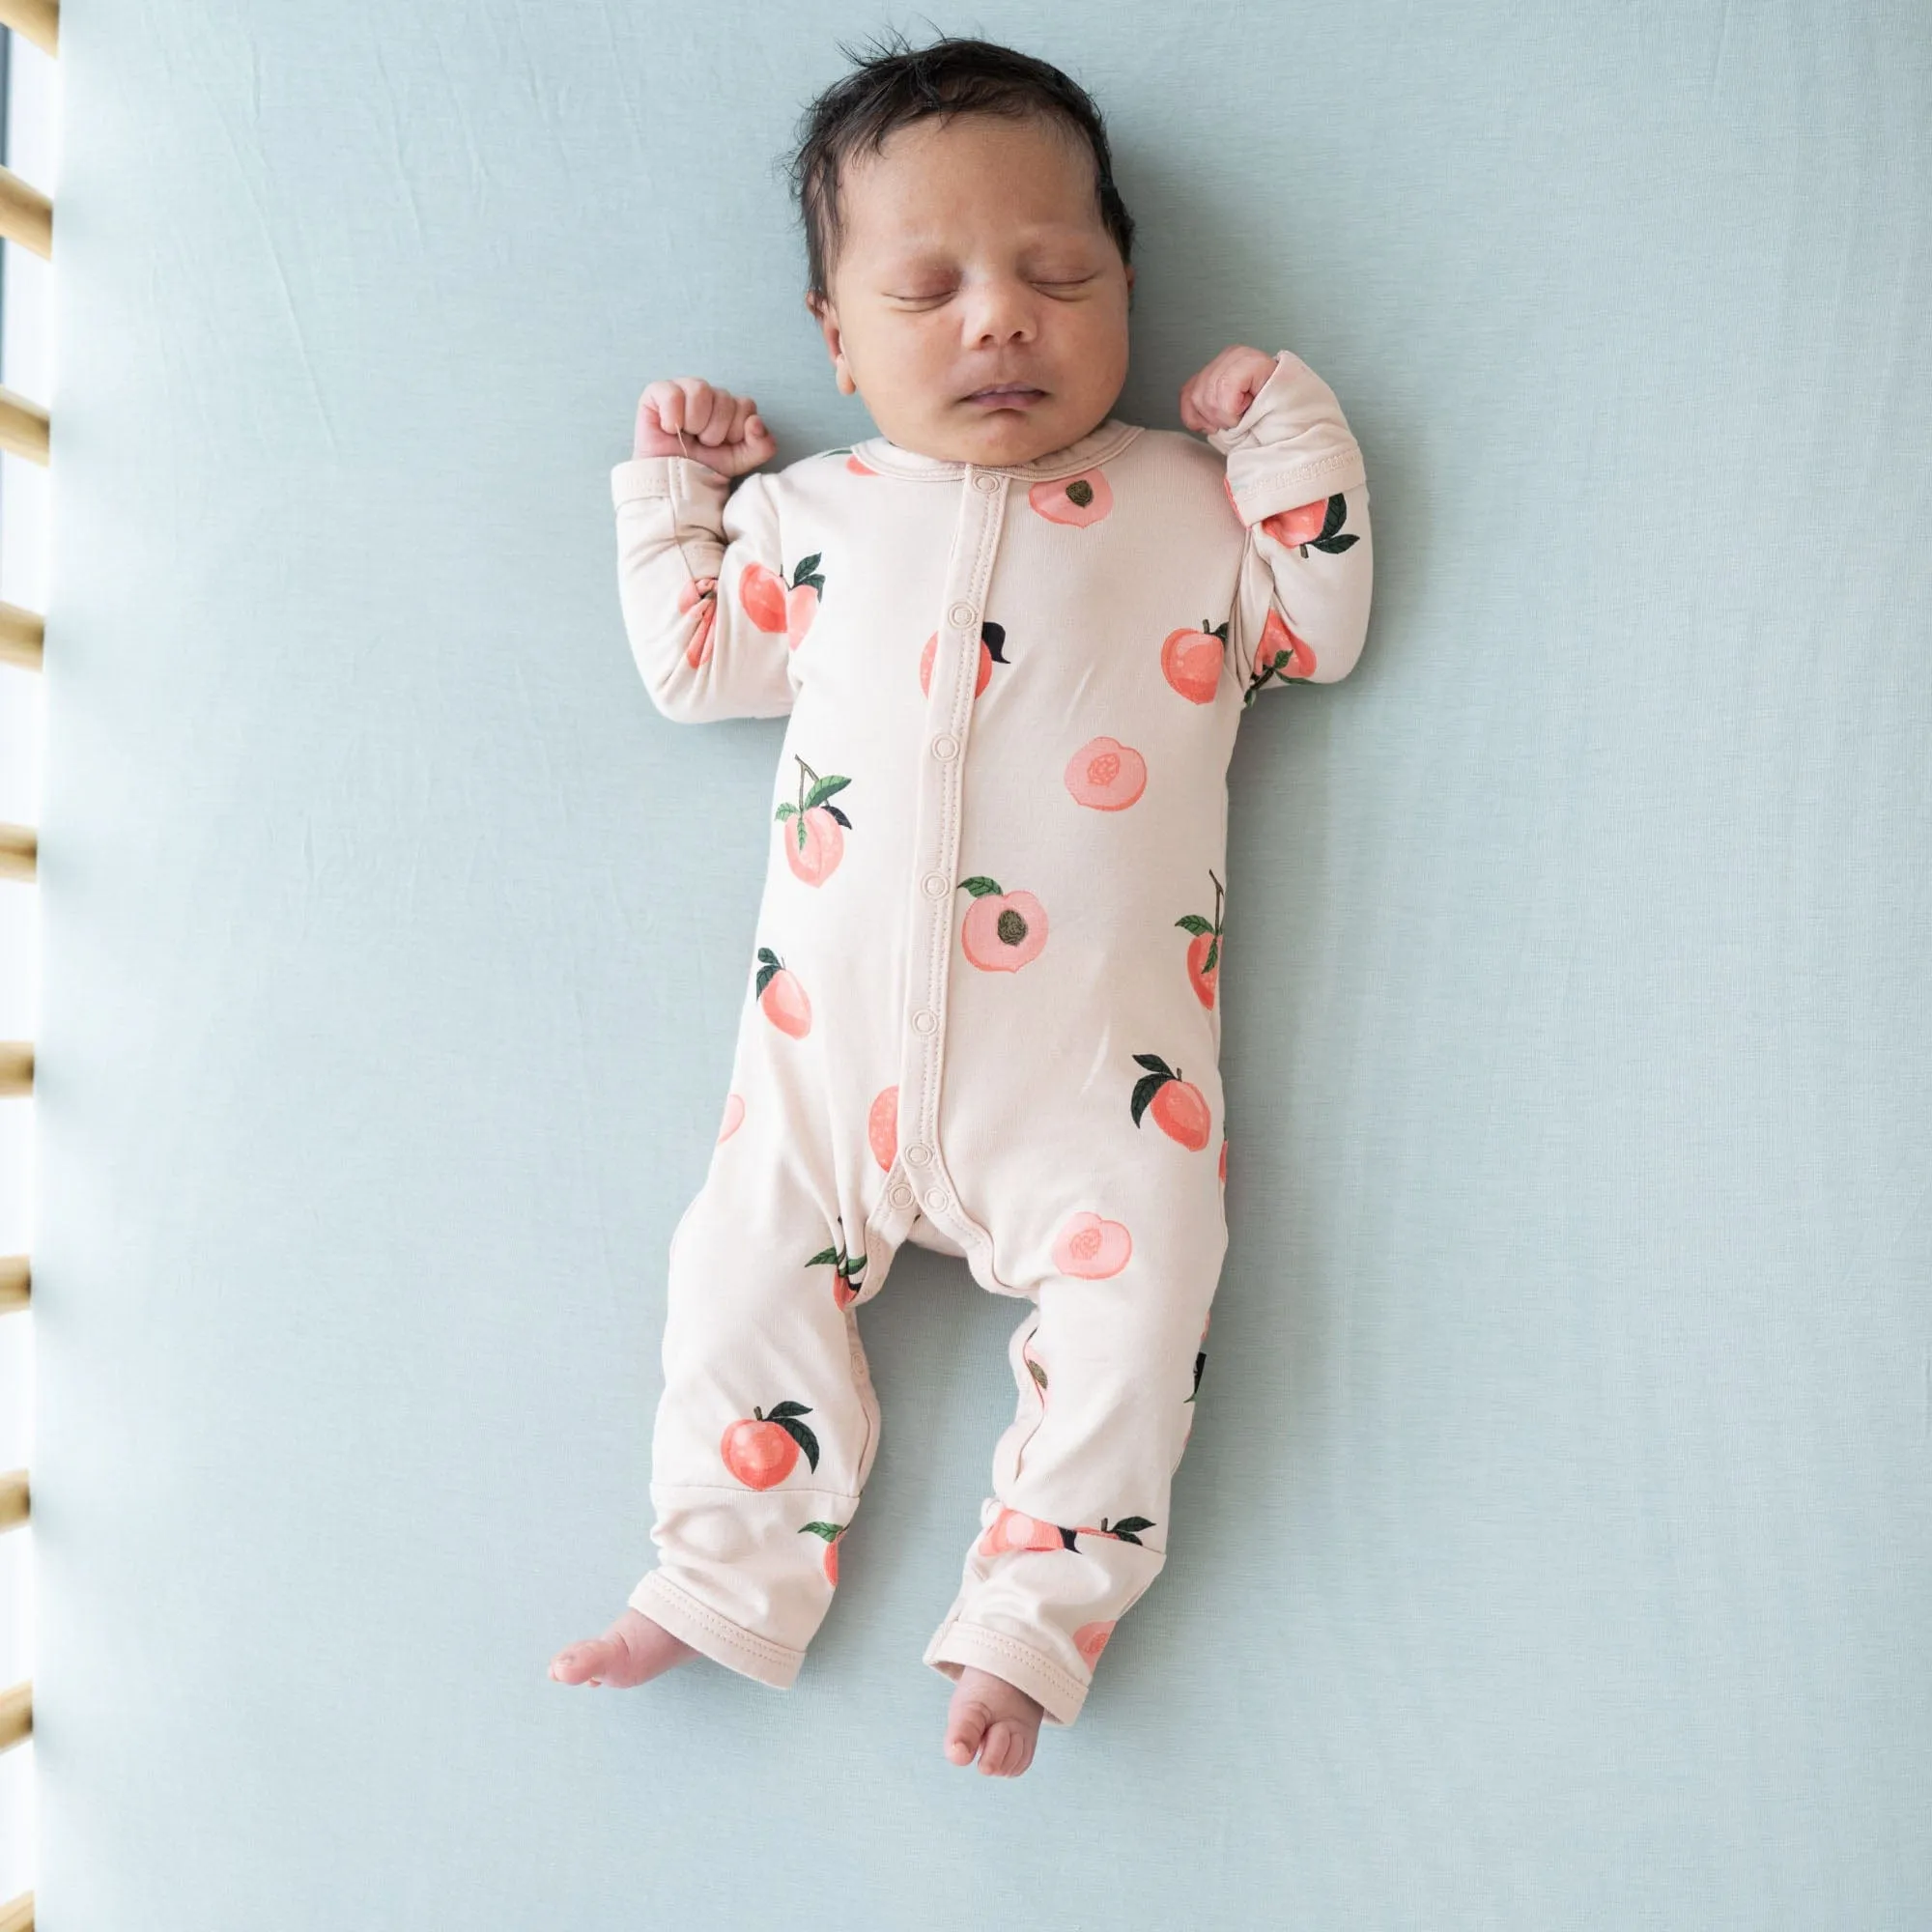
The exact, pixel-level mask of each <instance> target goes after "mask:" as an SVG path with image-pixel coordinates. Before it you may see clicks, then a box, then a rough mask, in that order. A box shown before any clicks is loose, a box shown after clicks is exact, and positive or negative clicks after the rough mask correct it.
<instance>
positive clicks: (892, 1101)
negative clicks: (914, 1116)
mask: <svg viewBox="0 0 1932 1932" xmlns="http://www.w3.org/2000/svg"><path fill="white" fill-rule="evenodd" d="M866 1140H867V1145H868V1146H869V1147H870V1148H871V1150H872V1158H873V1159H874V1160H875V1161H877V1162H878V1163H879V1165H880V1167H881V1168H889V1167H891V1166H892V1164H893V1156H894V1155H895V1153H897V1152H898V1151H899V1090H898V1089H897V1088H896V1087H881V1088H880V1089H879V1091H878V1092H877V1093H876V1094H873V1095H872V1104H871V1106H870V1107H869V1108H868V1109H867V1113H866Z"/></svg>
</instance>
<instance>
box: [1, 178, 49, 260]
mask: <svg viewBox="0 0 1932 1932" xmlns="http://www.w3.org/2000/svg"><path fill="white" fill-rule="evenodd" d="M0 235H4V236H5V237H6V238H7V240H8V241H17V242H18V243H19V244H20V246H21V247H23V248H31V249H32V250H33V251H34V253H35V254H36V255H41V256H47V257H51V255H52V254H53V252H54V205H53V203H52V202H50V201H49V200H48V199H47V198H46V196H45V195H43V193H42V192H41V191H40V189H39V188H37V187H36V186H35V185H33V183H32V182H30V181H22V180H21V178H20V177H19V176H18V175H16V174H15V173H14V170H13V169H12V168H5V167H0Z"/></svg>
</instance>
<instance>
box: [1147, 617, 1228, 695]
mask: <svg viewBox="0 0 1932 1932" xmlns="http://www.w3.org/2000/svg"><path fill="white" fill-rule="evenodd" d="M1227 649H1228V620H1227V619H1226V618H1225V617H1224V618H1223V619H1222V620H1221V622H1220V623H1218V624H1209V623H1208V619H1207V618H1206V617H1203V618H1202V620H1201V627H1200V629H1199V630H1195V631H1170V632H1169V633H1168V634H1167V638H1166V640H1165V641H1164V642H1163V643H1162V645H1161V647H1160V674H1161V676H1162V677H1164V678H1166V680H1167V681H1168V683H1169V684H1171V685H1172V686H1173V687H1174V688H1175V690H1176V691H1178V692H1179V694H1180V695H1181V696H1182V697H1184V698H1186V699H1188V701H1189V702H1190V703H1194V704H1212V703H1213V701H1214V695H1215V693H1216V692H1218V691H1219V690H1220V689H1221V672H1222V669H1223V668H1224V667H1225V666H1226V664H1227V655H1226V653H1227Z"/></svg>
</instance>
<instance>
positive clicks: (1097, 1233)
mask: <svg viewBox="0 0 1932 1932" xmlns="http://www.w3.org/2000/svg"><path fill="white" fill-rule="evenodd" d="M1133 1251H1134V1237H1133V1236H1131V1235H1130V1234H1128V1233H1127V1230H1126V1225H1125V1223H1123V1222H1121V1221H1106V1220H1102V1219H1101V1217H1100V1216H1099V1215H1098V1214H1095V1213H1094V1212H1093V1211H1092V1210H1091V1209H1089V1210H1088V1211H1086V1212H1084V1213H1079V1214H1075V1215H1074V1216H1073V1217H1072V1218H1071V1219H1070V1220H1068V1222H1067V1223H1066V1225H1065V1227H1064V1228H1062V1229H1061V1231H1060V1234H1059V1236H1057V1237H1056V1239H1055V1241H1054V1243H1053V1264H1054V1266H1055V1267H1057V1268H1058V1269H1059V1270H1060V1271H1061V1273H1062V1274H1077V1275H1079V1276H1081V1277H1083V1278H1084V1279H1085V1280H1088V1281H1104V1280H1105V1279H1106V1278H1107V1277H1108V1276H1109V1275H1113V1274H1119V1273H1120V1271H1121V1270H1122V1268H1123V1267H1125V1266H1126V1264H1127V1260H1128V1257H1129V1256H1131V1255H1132V1253H1133Z"/></svg>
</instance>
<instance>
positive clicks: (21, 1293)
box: [0, 1255, 34, 1315]
mask: <svg viewBox="0 0 1932 1932" xmlns="http://www.w3.org/2000/svg"><path fill="white" fill-rule="evenodd" d="M33 1298H34V1297H33V1269H32V1268H31V1267H30V1266H29V1265H28V1263H27V1258H26V1256H25V1255H0V1315H7V1314H11V1313H12V1312H13V1310H14V1309H16V1308H25V1307H28V1306H29V1305H30V1304H31V1303H32V1301H33Z"/></svg>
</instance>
